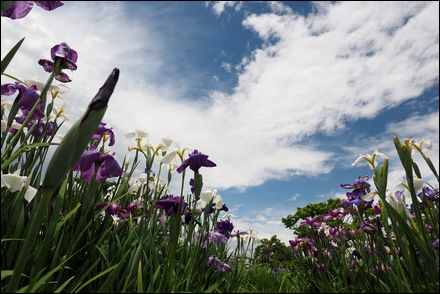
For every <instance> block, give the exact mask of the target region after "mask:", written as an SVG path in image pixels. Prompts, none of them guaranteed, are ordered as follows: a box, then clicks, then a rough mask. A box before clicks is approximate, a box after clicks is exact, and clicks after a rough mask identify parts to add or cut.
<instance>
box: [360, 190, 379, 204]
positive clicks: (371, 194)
mask: <svg viewBox="0 0 440 294" xmlns="http://www.w3.org/2000/svg"><path fill="white" fill-rule="evenodd" d="M376 195H377V193H376V192H370V193H368V194H367V195H365V196H364V197H362V200H364V201H366V202H369V201H372V200H374V197H375V196H376Z"/></svg>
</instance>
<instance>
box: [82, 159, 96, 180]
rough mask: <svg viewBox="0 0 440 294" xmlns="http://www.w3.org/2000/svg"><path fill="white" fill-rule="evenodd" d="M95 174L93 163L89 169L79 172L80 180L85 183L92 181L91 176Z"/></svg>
mask: <svg viewBox="0 0 440 294" xmlns="http://www.w3.org/2000/svg"><path fill="white" fill-rule="evenodd" d="M94 174H95V163H94V162H93V163H92V165H91V166H90V168H88V169H86V170H81V178H82V179H83V180H85V181H87V182H90V181H91V180H92V177H93V175H94Z"/></svg>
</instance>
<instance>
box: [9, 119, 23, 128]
mask: <svg viewBox="0 0 440 294" xmlns="http://www.w3.org/2000/svg"><path fill="white" fill-rule="evenodd" d="M19 128H21V124H19V123H18V122H17V121H16V120H15V119H14V121H13V122H12V124H11V129H15V130H18V129H19Z"/></svg>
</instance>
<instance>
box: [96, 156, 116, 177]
mask: <svg viewBox="0 0 440 294" xmlns="http://www.w3.org/2000/svg"><path fill="white" fill-rule="evenodd" d="M121 174H122V169H121V167H120V166H119V163H118V162H117V161H116V159H114V157H113V156H112V155H111V154H106V155H104V156H102V157H101V165H100V166H99V169H98V173H97V174H96V178H97V179H98V181H103V180H105V179H107V178H113V177H119V176H120V175H121Z"/></svg>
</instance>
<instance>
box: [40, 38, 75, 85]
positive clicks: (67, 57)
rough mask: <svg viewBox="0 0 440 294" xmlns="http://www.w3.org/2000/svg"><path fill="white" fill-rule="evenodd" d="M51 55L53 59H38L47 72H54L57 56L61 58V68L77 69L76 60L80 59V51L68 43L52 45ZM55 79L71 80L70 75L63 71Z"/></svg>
mask: <svg viewBox="0 0 440 294" xmlns="http://www.w3.org/2000/svg"><path fill="white" fill-rule="evenodd" d="M50 55H51V58H52V61H50V60H47V59H40V60H39V61H38V64H39V65H41V66H42V67H43V68H44V70H45V71H46V72H50V73H51V72H53V70H54V68H53V67H54V64H55V61H56V59H57V58H61V63H60V70H62V69H70V70H72V71H73V70H76V69H77V66H76V62H77V60H78V53H77V52H76V51H75V50H73V49H71V48H70V47H69V45H67V44H66V43H61V44H58V45H55V46H54V47H52V49H51V50H50ZM55 79H57V80H58V81H60V82H62V83H67V82H70V81H71V79H70V78H69V76H68V75H67V74H65V73H63V72H61V71H60V72H58V73H57V75H56V76H55Z"/></svg>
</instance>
